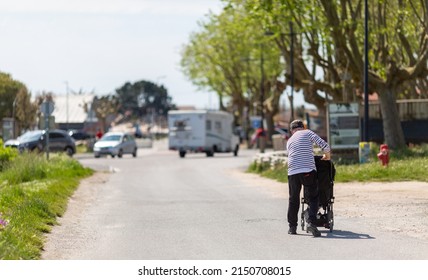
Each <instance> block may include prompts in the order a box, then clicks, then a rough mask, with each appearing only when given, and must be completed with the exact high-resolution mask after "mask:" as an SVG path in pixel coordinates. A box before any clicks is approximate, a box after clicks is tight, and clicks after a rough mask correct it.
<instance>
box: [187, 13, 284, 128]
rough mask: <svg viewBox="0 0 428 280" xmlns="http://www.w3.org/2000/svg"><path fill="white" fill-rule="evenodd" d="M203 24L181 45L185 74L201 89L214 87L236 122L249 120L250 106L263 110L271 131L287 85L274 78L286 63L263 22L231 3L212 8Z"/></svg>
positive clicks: (225, 108)
mask: <svg viewBox="0 0 428 280" xmlns="http://www.w3.org/2000/svg"><path fill="white" fill-rule="evenodd" d="M199 27H200V29H201V30H199V31H198V32H195V33H193V34H192V35H191V37H190V42H189V43H188V44H187V45H185V46H184V48H183V50H182V59H181V66H182V71H183V73H184V74H185V76H187V77H188V78H189V80H191V81H192V83H193V84H195V85H197V86H198V87H199V88H200V89H206V90H208V91H213V92H215V93H216V94H217V95H218V98H219V103H220V110H229V111H231V112H233V113H234V114H235V116H236V117H237V118H238V121H237V122H241V123H249V121H248V118H249V114H248V112H254V111H255V109H257V111H258V114H261V112H262V111H263V112H264V113H265V116H266V117H267V118H266V119H267V121H268V127H269V128H270V130H271V131H272V130H273V118H272V116H273V115H274V114H276V112H277V111H278V108H279V106H278V104H279V97H280V95H281V93H282V91H283V88H277V87H276V86H277V82H276V79H277V77H278V76H279V74H280V72H281V71H282V68H283V66H281V62H280V54H279V51H278V50H277V49H276V48H275V46H274V45H273V44H272V43H271V42H270V41H269V40H268V38H267V37H266V36H265V34H264V33H265V29H264V27H263V26H262V25H260V24H259V23H258V22H257V21H254V20H253V19H252V18H251V17H249V16H248V15H247V14H246V13H245V11H244V10H243V6H241V5H228V6H226V7H225V8H224V10H223V12H222V13H221V14H220V15H213V14H210V15H209V17H208V19H207V22H205V23H202V22H200V23H199ZM262 75H263V78H262ZM262 92H263V95H262ZM227 102H228V104H227ZM253 106H255V107H253ZM245 117H246V119H244V118H245Z"/></svg>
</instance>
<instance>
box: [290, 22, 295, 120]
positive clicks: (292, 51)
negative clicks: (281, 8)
mask: <svg viewBox="0 0 428 280" xmlns="http://www.w3.org/2000/svg"><path fill="white" fill-rule="evenodd" d="M290 36H291V37H290V79H291V81H290V86H291V96H290V110H291V116H290V123H291V122H292V121H293V120H294V32H293V22H292V21H290Z"/></svg>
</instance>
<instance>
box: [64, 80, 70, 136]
mask: <svg viewBox="0 0 428 280" xmlns="http://www.w3.org/2000/svg"><path fill="white" fill-rule="evenodd" d="M64 83H65V91H66V105H65V106H66V130H68V95H69V93H68V92H69V90H68V81H65V82H64Z"/></svg>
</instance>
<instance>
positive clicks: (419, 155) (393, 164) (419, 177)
mask: <svg viewBox="0 0 428 280" xmlns="http://www.w3.org/2000/svg"><path fill="white" fill-rule="evenodd" d="M427 147H428V146H427V145H425V146H423V148H421V147H415V148H414V149H411V150H407V151H403V152H400V153H396V154H394V155H393V157H392V158H391V160H390V164H389V165H388V167H383V166H382V165H381V164H380V163H379V161H378V160H377V158H376V159H375V158H373V159H372V162H370V163H365V164H340V163H335V167H336V178H335V182H352V181H356V182H371V181H377V182H400V181H422V182H428V171H427V170H428V148H427ZM333 162H334V161H333ZM247 171H248V172H251V173H257V174H260V175H261V176H263V177H267V178H270V179H274V180H277V181H279V182H287V181H288V177H287V167H286V166H285V167H276V168H274V169H271V168H270V164H269V163H267V162H264V163H256V162H253V163H251V164H250V166H249V168H248V170H247Z"/></svg>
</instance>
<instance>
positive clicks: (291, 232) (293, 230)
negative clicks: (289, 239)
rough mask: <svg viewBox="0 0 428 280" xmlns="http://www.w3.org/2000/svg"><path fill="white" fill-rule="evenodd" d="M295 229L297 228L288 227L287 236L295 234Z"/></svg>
mask: <svg viewBox="0 0 428 280" xmlns="http://www.w3.org/2000/svg"><path fill="white" fill-rule="evenodd" d="M296 229H297V227H290V228H289V229H288V234H297V232H296Z"/></svg>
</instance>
